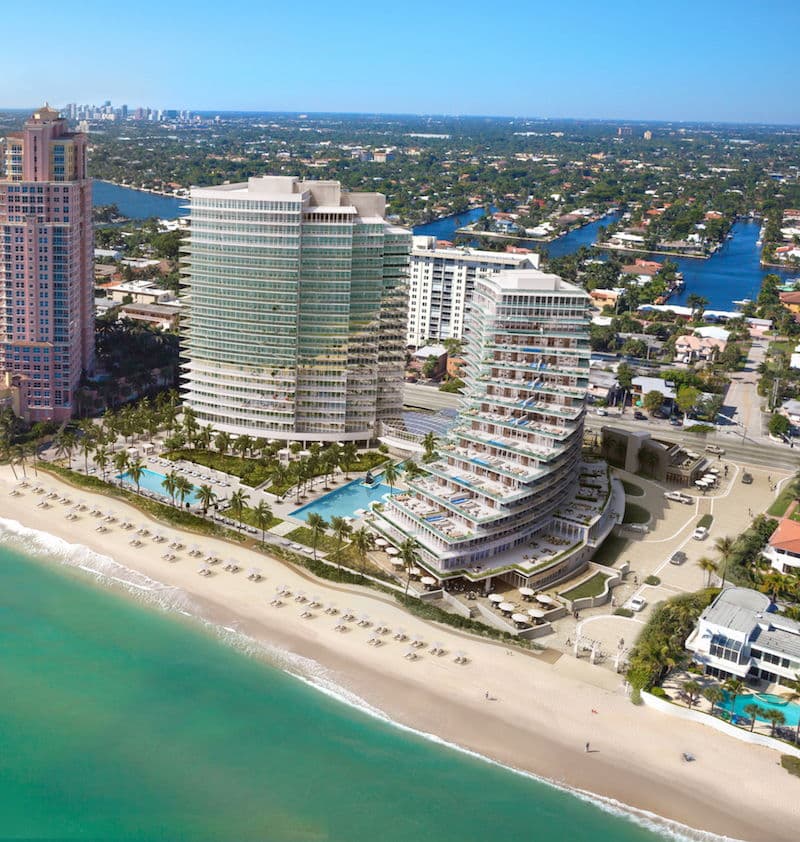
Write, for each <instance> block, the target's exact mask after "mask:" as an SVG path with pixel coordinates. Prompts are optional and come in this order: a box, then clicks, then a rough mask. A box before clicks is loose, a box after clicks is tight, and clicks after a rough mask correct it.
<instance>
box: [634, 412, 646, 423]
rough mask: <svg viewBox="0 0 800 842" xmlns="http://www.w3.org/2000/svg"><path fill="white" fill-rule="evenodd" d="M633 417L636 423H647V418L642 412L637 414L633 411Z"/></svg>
mask: <svg viewBox="0 0 800 842" xmlns="http://www.w3.org/2000/svg"><path fill="white" fill-rule="evenodd" d="M633 417H634V418H635V419H636V420H637V421H647V416H646V415H645V414H644V413H643V412H639V410H638V409H637V410H635V411H634V413H633Z"/></svg>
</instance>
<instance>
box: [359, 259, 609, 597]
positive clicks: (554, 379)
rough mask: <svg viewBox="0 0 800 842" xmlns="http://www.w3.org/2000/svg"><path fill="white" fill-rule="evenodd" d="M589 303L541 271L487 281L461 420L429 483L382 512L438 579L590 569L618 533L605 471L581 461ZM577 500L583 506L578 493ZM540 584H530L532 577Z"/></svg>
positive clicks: (383, 527) (380, 519)
mask: <svg viewBox="0 0 800 842" xmlns="http://www.w3.org/2000/svg"><path fill="white" fill-rule="evenodd" d="M589 306H590V302H589V297H588V295H587V294H586V293H585V292H584V291H583V290H582V289H579V288H578V287H576V286H573V285H571V284H568V283H566V282H565V281H563V280H561V278H559V277H558V276H556V275H548V274H544V273H543V272H540V271H538V270H536V269H528V270H517V271H508V272H501V273H499V274H497V275H494V276H492V277H488V278H478V279H477V280H476V282H475V292H474V297H473V300H472V303H471V305H470V308H469V314H468V322H467V331H466V339H467V351H466V384H467V385H466V389H465V396H464V400H463V403H462V408H461V410H460V412H459V417H458V421H457V423H456V425H455V427H453V429H452V430H451V431H450V432H449V434H448V435H447V438H446V440H445V441H444V443H443V444H442V445H441V446H440V447H438V452H439V458H438V459H437V460H436V461H434V462H431V463H428V464H424V465H423V466H422V467H423V468H424V469H425V471H426V472H427V475H426V476H424V477H423V478H421V479H413V480H409V481H408V487H409V491H408V492H405V493H402V494H398V495H395V496H393V497H390V498H388V499H387V501H386V502H385V503H384V504H383V505H382V506H380V507H378V509H377V511H376V517H375V521H374V523H375V526H376V528H377V529H378V530H379V531H381V532H383V533H384V534H385V535H386V537H388V538H389V539H390V540H391V541H392V542H394V543H400V542H402V541H404V540H406V539H408V538H411V539H414V540H415V541H416V542H417V545H418V547H419V555H420V557H421V562H422V563H423V564H424V566H425V567H426V568H427V569H428V570H429V571H430V572H432V573H433V574H434V575H436V576H438V577H439V578H449V577H452V576H455V575H466V576H467V577H468V578H472V579H479V578H481V579H482V578H486V577H487V576H492V575H494V574H495V573H497V572H498V571H500V570H501V569H502V570H505V571H507V573H508V574H509V575H511V576H513V577H514V578H513V579H512V581H514V582H516V583H519V584H522V583H525V584H530V583H531V582H535V583H537V584H541V583H543V582H545V581H555V580H558V579H561V578H564V577H566V576H567V575H570V574H571V573H572V572H574V571H575V569H577V568H578V567H579V566H580V565H584V566H585V564H586V562H587V561H588V558H589V557H590V555H591V550H592V548H593V547H596V546H598V545H599V543H600V542H601V541H602V540H603V539H604V538H605V537H606V535H607V534H608V532H610V530H611V528H612V527H613V526H614V524H615V523H616V519H615V517H616V516H615V515H614V514H613V513H612V511H611V509H612V508H613V506H614V501H615V500H616V502H617V505H616V508H617V509H619V511H620V513H621V510H622V509H623V508H624V503H622V502H621V498H620V499H617V495H615V494H613V493H612V490H613V489H612V480H611V478H610V476H609V474H608V470H607V467H606V465H605V463H592V464H585V463H583V462H582V460H581V447H582V443H583V424H584V415H585V411H586V409H585V405H586V394H587V388H588V382H589V357H590V350H589ZM581 491H583V492H584V493H583V494H580V499H579V500H577V499H576V497H577V496H578V494H579V492H581ZM531 577H533V578H531Z"/></svg>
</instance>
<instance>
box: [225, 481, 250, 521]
mask: <svg viewBox="0 0 800 842" xmlns="http://www.w3.org/2000/svg"><path fill="white" fill-rule="evenodd" d="M249 499H250V496H249V495H248V494H247V493H246V492H245V491H243V490H242V489H241V488H240V489H238V490H237V491H234V492H233V494H231V499H230V500H229V501H228V506H229V508H230V510H231V511H232V512H233V516H234V517H235V518H236V520H238V521H239V523H241V522H242V510H243V509H244V507H245V505H246V504H247V501H248V500H249Z"/></svg>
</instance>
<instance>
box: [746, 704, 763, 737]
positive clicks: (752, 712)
mask: <svg viewBox="0 0 800 842" xmlns="http://www.w3.org/2000/svg"><path fill="white" fill-rule="evenodd" d="M744 712H745V713H746V714H747V715H748V716H749V717H750V730H751V731H752V730H753V729H754V728H755V727H756V719H757V718H758V717H759V716H761V715H762V714H763V712H764V709H763V708H762V707H760V706H759V705H755V704H752V703H751V704H749V705H745V706H744Z"/></svg>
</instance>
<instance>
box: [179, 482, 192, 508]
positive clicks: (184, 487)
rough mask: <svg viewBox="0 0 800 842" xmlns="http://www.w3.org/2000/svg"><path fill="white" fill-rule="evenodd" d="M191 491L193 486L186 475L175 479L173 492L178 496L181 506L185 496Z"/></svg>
mask: <svg viewBox="0 0 800 842" xmlns="http://www.w3.org/2000/svg"><path fill="white" fill-rule="evenodd" d="M192 491H194V486H193V485H192V484H191V483H190V482H189V480H188V479H186V477H180V476H179V477H178V478H177V479H176V480H175V493H176V494H177V495H178V497H179V498H180V501H181V506H183V504H184V503H185V502H186V498H187V497H189V496H190V495H191V493H192Z"/></svg>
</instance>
